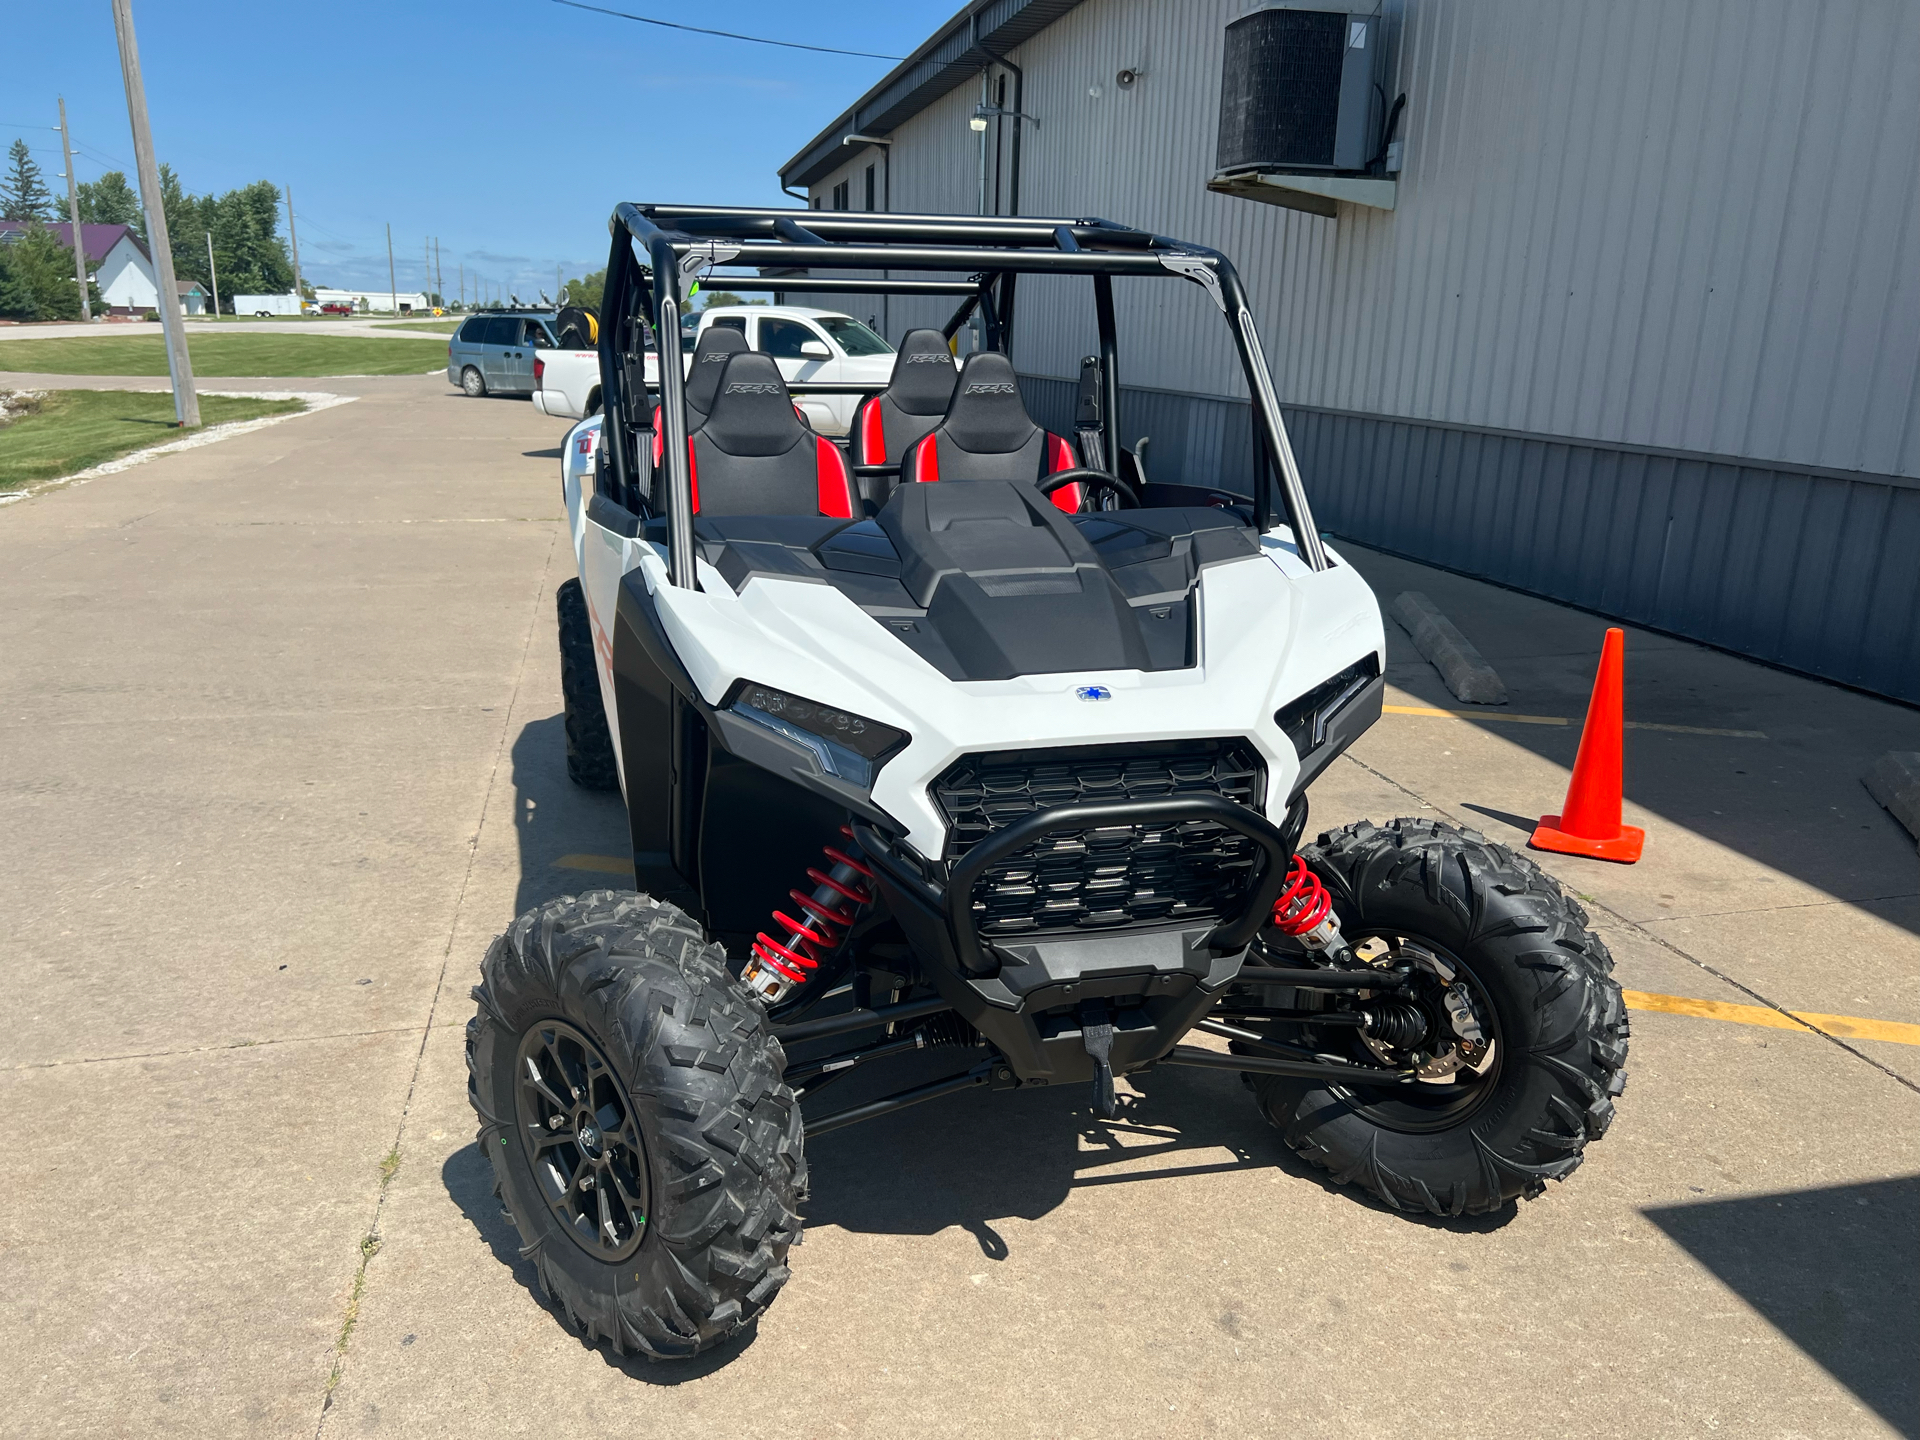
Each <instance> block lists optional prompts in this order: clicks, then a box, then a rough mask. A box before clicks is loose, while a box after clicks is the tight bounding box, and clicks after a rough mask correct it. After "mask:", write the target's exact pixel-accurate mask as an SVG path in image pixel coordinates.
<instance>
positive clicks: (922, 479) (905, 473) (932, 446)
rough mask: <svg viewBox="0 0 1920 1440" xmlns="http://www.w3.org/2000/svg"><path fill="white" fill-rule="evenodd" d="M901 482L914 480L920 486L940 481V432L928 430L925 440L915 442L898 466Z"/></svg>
mask: <svg viewBox="0 0 1920 1440" xmlns="http://www.w3.org/2000/svg"><path fill="white" fill-rule="evenodd" d="M900 478H901V480H902V481H907V480H915V481H918V482H919V483H920V484H922V485H933V484H937V483H938V482H939V479H940V432H939V431H938V430H929V431H928V432H927V435H926V438H925V439H922V440H919V441H917V442H915V444H914V446H913V448H912V449H910V450H909V451H907V453H906V456H905V458H904V461H903V463H902V464H901V466H900Z"/></svg>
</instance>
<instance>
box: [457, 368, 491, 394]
mask: <svg viewBox="0 0 1920 1440" xmlns="http://www.w3.org/2000/svg"><path fill="white" fill-rule="evenodd" d="M460 388H461V389H462V390H463V391H465V392H466V394H467V395H469V396H470V397H472V398H473V399H475V400H480V399H484V398H485V397H486V393H487V380H486V377H485V376H484V375H482V374H481V373H480V372H479V370H478V369H476V368H475V367H474V366H472V365H469V366H467V367H466V369H464V370H462V371H461V372H460Z"/></svg>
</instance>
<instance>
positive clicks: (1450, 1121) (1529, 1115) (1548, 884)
mask: <svg viewBox="0 0 1920 1440" xmlns="http://www.w3.org/2000/svg"><path fill="white" fill-rule="evenodd" d="M1301 854H1302V856H1303V858H1304V859H1305V860H1306V863H1307V865H1308V867H1309V868H1310V869H1311V870H1312V871H1313V872H1314V874H1316V875H1317V876H1319V877H1320V879H1321V881H1322V882H1323V883H1324V884H1325V885H1326V887H1327V889H1328V891H1329V893H1330V894H1331V896H1332V899H1333V908H1334V912H1335V913H1336V914H1337V915H1338V916H1339V918H1340V926H1341V930H1342V933H1343V934H1344V936H1345V937H1346V938H1347V939H1348V940H1349V942H1351V943H1354V944H1359V943H1360V942H1361V940H1362V937H1365V936H1371V935H1397V936H1403V937H1407V938H1408V939H1410V940H1414V941H1421V942H1425V944H1426V945H1428V946H1430V947H1432V948H1433V950H1434V951H1436V952H1437V953H1444V954H1447V955H1449V956H1451V957H1453V959H1454V960H1455V961H1457V963H1458V964H1459V965H1460V966H1461V967H1462V968H1464V969H1465V970H1466V971H1467V972H1468V974H1469V975H1470V976H1471V978H1472V981H1473V988H1474V989H1475V990H1476V992H1477V993H1478V995H1479V996H1480V997H1482V999H1483V1001H1484V1002H1485V1003H1486V1004H1487V1005H1488V1006H1489V1007H1490V1009H1491V1015H1490V1017H1489V1018H1490V1019H1491V1020H1492V1022H1493V1030H1494V1033H1495V1035H1496V1037H1497V1039H1496V1063H1495V1064H1494V1065H1493V1066H1492V1067H1491V1070H1490V1073H1488V1074H1487V1075H1486V1077H1485V1078H1484V1079H1482V1080H1481V1081H1479V1082H1477V1084H1478V1085H1480V1086H1484V1087H1486V1089H1485V1092H1484V1093H1483V1094H1481V1095H1480V1096H1478V1097H1475V1096H1473V1095H1472V1093H1471V1092H1467V1091H1463V1090H1462V1088H1461V1085H1460V1083H1458V1082H1456V1083H1455V1084H1454V1085H1433V1086H1427V1085H1423V1086H1420V1087H1418V1088H1419V1091H1420V1092H1431V1093H1419V1094H1416V1095H1414V1096H1413V1097H1412V1098H1409V1099H1405V1100H1402V1099H1398V1098H1393V1097H1395V1096H1397V1094H1398V1093H1399V1092H1381V1091H1379V1090H1373V1091H1368V1090H1366V1089H1363V1088H1360V1087H1356V1088H1355V1090H1354V1091H1352V1092H1348V1091H1343V1090H1341V1089H1337V1088H1333V1087H1329V1086H1327V1085H1325V1084H1322V1083H1321V1082H1318V1081H1310V1080H1298V1079H1291V1078H1283V1077H1280V1076H1264V1077H1259V1078H1257V1079H1256V1080H1255V1081H1254V1092H1255V1094H1256V1096H1257V1097H1258V1100H1259V1103H1260V1107H1261V1109H1262V1110H1263V1111H1264V1112H1265V1113H1266V1115H1267V1118H1268V1119H1269V1120H1271V1121H1272V1122H1273V1123H1274V1124H1275V1125H1277V1126H1279V1127H1280V1129H1281V1130H1282V1131H1283V1132H1284V1134H1285V1136H1286V1141H1287V1144H1289V1145H1290V1146H1292V1147H1293V1148H1294V1149H1295V1150H1297V1151H1298V1152H1299V1153H1300V1154H1301V1155H1303V1156H1305V1157H1306V1158H1307V1159H1308V1160H1310V1161H1311V1162H1312V1163H1313V1164H1315V1165H1318V1166H1320V1167H1321V1168H1322V1169H1324V1170H1326V1171H1328V1172H1329V1173H1330V1174H1331V1176H1332V1178H1333V1179H1334V1181H1335V1182H1336V1183H1338V1184H1343V1185H1345V1184H1357V1185H1359V1186H1360V1187H1361V1188H1362V1189H1364V1190H1366V1191H1367V1193H1368V1194H1370V1195H1372V1196H1373V1197H1374V1198H1375V1199H1377V1200H1379V1201H1380V1202H1381V1203H1382V1204H1385V1205H1388V1206H1390V1207H1392V1208H1393V1209H1395V1210H1416V1211H1417V1210H1424V1211H1426V1212H1427V1213H1429V1214H1433V1215H1478V1214H1484V1213H1486V1212H1487V1211H1490V1210H1495V1209H1498V1208H1499V1207H1500V1206H1502V1205H1505V1204H1507V1203H1508V1202H1509V1201H1512V1200H1515V1199H1528V1200H1531V1199H1533V1198H1534V1197H1535V1196H1537V1195H1539V1194H1540V1193H1541V1192H1542V1191H1543V1190H1544V1189H1545V1188H1546V1182H1547V1181H1549V1180H1564V1179H1566V1178H1567V1176H1569V1175H1571V1174H1572V1173H1573V1171H1574V1170H1575V1168H1577V1167H1578V1166H1579V1164H1580V1161H1581V1158H1582V1156H1583V1154H1584V1152H1585V1149H1586V1146H1587V1143H1588V1142H1589V1141H1592V1140H1598V1139H1599V1138H1600V1137H1601V1136H1602V1135H1604V1134H1606V1132H1607V1127H1608V1125H1609V1124H1610V1123H1611V1122H1612V1120H1613V1101H1614V1097H1615V1096H1617V1095H1619V1094H1620V1093H1621V1091H1622V1090H1624V1089H1625V1087H1626V1080H1627V1077H1626V1070H1625V1065H1626V1059H1627V1013H1626V1006H1625V1004H1624V1002H1623V1001H1622V999H1621V995H1620V987H1619V986H1618V985H1617V984H1615V983H1614V981H1613V979H1612V978H1611V975H1610V972H1611V971H1612V969H1613V957H1612V956H1611V955H1609V954H1608V953H1607V947H1606V946H1605V945H1604V944H1602V943H1601V941H1600V939H1599V937H1598V936H1596V935H1594V934H1593V932H1592V931H1590V930H1588V929H1587V928H1586V926H1587V915H1586V912H1585V911H1584V910H1582V909H1581V908H1580V906H1579V905H1578V904H1576V903H1575V902H1574V901H1573V900H1572V899H1570V898H1569V897H1568V896H1567V894H1566V892H1565V891H1563V890H1562V889H1561V888H1560V885H1559V883H1558V882H1557V881H1555V880H1554V879H1553V877H1552V876H1550V875H1548V874H1547V873H1546V872H1545V871H1543V870H1542V869H1541V868H1540V867H1539V866H1538V865H1535V864H1534V863H1533V862H1532V861H1531V860H1528V859H1526V858H1525V857H1524V856H1521V855H1517V854H1515V853H1514V852H1513V851H1511V850H1509V849H1507V848H1506V847H1505V846H1504V845H1496V844H1493V843H1492V842H1490V841H1488V840H1487V839H1486V838H1485V837H1483V836H1481V835H1479V834H1477V833H1475V832H1474V831H1471V830H1461V829H1457V828H1455V827H1454V826H1451V825H1442V824H1439V823H1437V822H1434V821H1431V820H1394V821H1391V822H1390V823H1388V824H1387V825H1384V826H1376V825H1373V824H1371V823H1368V822H1366V821H1362V822H1360V823H1359V824H1356V825H1349V826H1347V827H1345V828H1344V829H1340V830H1335V831H1332V832H1329V833H1327V834H1324V835H1322V836H1321V837H1320V840H1319V843H1318V844H1315V845H1309V846H1307V847H1305V848H1304V849H1303V850H1302V851H1301ZM1313 1033H1315V1032H1311V1031H1308V1030H1307V1029H1306V1027H1300V1032H1299V1033H1298V1034H1292V1035H1287V1036H1284V1037H1282V1036H1280V1035H1278V1034H1276V1038H1288V1039H1296V1040H1303V1041H1307V1043H1314V1044H1317V1045H1322V1046H1324V1045H1328V1044H1330V1043H1333V1042H1332V1037H1333V1036H1347V1037H1354V1036H1355V1032H1353V1031H1351V1030H1341V1031H1331V1032H1329V1031H1327V1030H1324V1029H1322V1030H1320V1031H1318V1032H1317V1033H1318V1035H1319V1036H1320V1037H1322V1038H1320V1039H1319V1040H1318V1041H1312V1040H1310V1039H1309V1038H1308V1037H1309V1036H1310V1035H1312V1034H1313ZM1341 1058H1347V1059H1353V1060H1358V1061H1362V1062H1364V1061H1366V1060H1367V1059H1368V1057H1367V1056H1366V1055H1365V1053H1364V1052H1357V1053H1354V1054H1352V1055H1348V1056H1342V1057H1341ZM1449 1091H1453V1092H1457V1094H1456V1095H1453V1096H1450V1095H1449V1094H1448V1093H1447V1092H1449ZM1383 1094H1385V1095H1386V1096H1387V1097H1389V1098H1386V1099H1381V1098H1380V1097H1381V1096H1382V1095H1383ZM1463 1102H1465V1103H1463ZM1423 1107H1424V1108H1423ZM1456 1117H1457V1118H1456Z"/></svg>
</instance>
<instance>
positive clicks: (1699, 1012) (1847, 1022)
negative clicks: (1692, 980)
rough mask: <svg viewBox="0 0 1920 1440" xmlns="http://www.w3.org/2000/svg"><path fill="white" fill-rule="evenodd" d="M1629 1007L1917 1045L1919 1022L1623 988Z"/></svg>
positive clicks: (1919, 1036)
mask: <svg viewBox="0 0 1920 1440" xmlns="http://www.w3.org/2000/svg"><path fill="white" fill-rule="evenodd" d="M1621 994H1622V995H1624V996H1625V997H1626V1001H1627V1008H1628V1009H1629V1010H1651V1011H1656V1012H1658V1013H1661V1014H1664V1015H1692V1016H1694V1017H1696V1018H1697V1019H1701V1020H1726V1021H1729V1022H1731V1023H1732V1024H1735V1025H1760V1026H1764V1027H1765V1028H1766V1029H1769V1030H1805V1029H1808V1028H1812V1029H1815V1030H1820V1031H1823V1032H1825V1033H1826V1034H1828V1035H1836V1036H1839V1037H1841V1038H1842V1039H1847V1040H1887V1041H1891V1042H1892V1043H1893V1044H1895V1045H1920V1025H1907V1024H1903V1023H1901V1022H1900V1021H1898V1020H1865V1019H1862V1018H1861V1017H1860V1016H1858V1015H1822V1014H1820V1013H1819V1012H1818V1011H1815V1010H1793V1011H1789V1012H1782V1011H1779V1010H1774V1009H1770V1008H1769V1007H1767V1006H1765V1005H1729V1004H1728V1003H1727V1002H1726V1001H1724V1000H1692V999H1689V998H1687V997H1686V996H1684V995H1655V994H1653V993H1651V992H1649V991H1646V990H1623V991H1622V992H1621Z"/></svg>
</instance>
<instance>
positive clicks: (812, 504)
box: [687, 352, 861, 520]
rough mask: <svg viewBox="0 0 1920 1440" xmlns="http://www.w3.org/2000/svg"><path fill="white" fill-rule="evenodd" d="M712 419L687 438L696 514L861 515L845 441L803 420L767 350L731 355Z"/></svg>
mask: <svg viewBox="0 0 1920 1440" xmlns="http://www.w3.org/2000/svg"><path fill="white" fill-rule="evenodd" d="M716 368H718V369H719V370H720V378H719V381H718V382H717V384H716V385H715V386H714V393H713V396H712V399H711V401H710V404H711V408H710V409H709V410H708V412H707V415H706V419H705V421H704V422H703V423H702V424H701V426H700V428H699V429H698V430H695V431H694V432H693V433H692V434H691V435H689V436H688V437H687V450H688V462H689V464H690V466H691V468H692V471H693V511H694V513H695V514H696V515H828V516H833V517H836V518H838V519H843V520H851V519H852V518H853V517H854V516H856V515H858V514H860V513H861V512H860V497H859V495H858V493H857V492H856V491H855V490H854V488H853V475H852V472H851V471H849V470H848V469H847V462H846V458H845V457H844V456H843V455H842V454H841V453H840V448H839V447H838V446H837V445H835V444H834V443H833V442H832V441H831V440H829V439H827V438H826V437H825V436H823V435H816V434H815V433H814V432H813V431H812V430H810V429H809V428H807V426H806V425H805V424H804V423H803V422H802V421H801V419H800V416H799V413H798V412H797V411H795V410H794V408H793V400H792V397H790V396H789V395H788V393H787V386H786V382H785V381H784V380H782V379H781V378H780V367H779V366H777V365H775V364H774V363H773V361H772V360H771V359H770V358H769V357H768V356H765V355H760V354H755V353H753V352H747V353H743V354H734V355H730V356H729V357H728V358H727V361H726V363H725V364H724V365H723V366H718V367H716Z"/></svg>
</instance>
